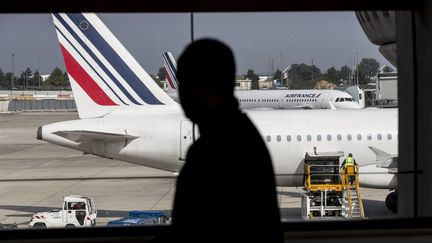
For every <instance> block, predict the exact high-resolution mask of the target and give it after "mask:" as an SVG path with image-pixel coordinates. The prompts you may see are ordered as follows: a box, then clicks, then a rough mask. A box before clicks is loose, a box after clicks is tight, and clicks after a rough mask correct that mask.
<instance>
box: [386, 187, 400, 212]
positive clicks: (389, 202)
mask: <svg viewBox="0 0 432 243" xmlns="http://www.w3.org/2000/svg"><path fill="white" fill-rule="evenodd" d="M397 197H398V194H397V192H391V193H390V194H388V195H387V197H386V199H385V205H386V207H387V209H388V210H390V211H391V212H392V213H397Z"/></svg>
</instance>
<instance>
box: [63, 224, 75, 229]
mask: <svg viewBox="0 0 432 243" xmlns="http://www.w3.org/2000/svg"><path fill="white" fill-rule="evenodd" d="M65 228H75V225H73V224H67V225H66V226H65Z"/></svg>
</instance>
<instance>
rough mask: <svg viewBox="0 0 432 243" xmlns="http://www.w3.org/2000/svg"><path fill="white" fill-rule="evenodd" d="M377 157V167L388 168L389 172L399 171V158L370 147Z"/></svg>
mask: <svg viewBox="0 0 432 243" xmlns="http://www.w3.org/2000/svg"><path fill="white" fill-rule="evenodd" d="M369 149H370V150H372V151H373V152H374V153H375V155H376V161H377V167H381V168H387V169H389V170H395V171H397V168H398V156H397V155H393V154H389V153H387V152H384V151H382V150H380V149H377V148H375V147H373V146H369Z"/></svg>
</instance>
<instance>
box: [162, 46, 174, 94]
mask: <svg viewBox="0 0 432 243" xmlns="http://www.w3.org/2000/svg"><path fill="white" fill-rule="evenodd" d="M162 58H163V60H164V67H165V70H166V79H167V81H168V84H169V86H170V88H171V89H177V88H178V81H177V77H176V73H177V68H176V61H175V59H174V57H173V55H172V54H171V52H164V53H162Z"/></svg>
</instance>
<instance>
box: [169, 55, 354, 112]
mask: <svg viewBox="0 0 432 243" xmlns="http://www.w3.org/2000/svg"><path fill="white" fill-rule="evenodd" d="M162 58H163V61H164V67H165V71H166V75H165V77H166V80H167V84H168V92H167V93H168V95H169V96H170V97H171V98H172V99H174V100H175V101H178V97H177V88H178V80H177V77H176V72H177V62H176V60H175V59H174V57H173V55H172V53H171V52H163V53H162ZM234 94H235V96H236V97H237V100H238V101H239V103H240V108H242V109H265V108H270V109H360V108H361V107H360V105H359V104H358V103H357V102H355V100H354V98H353V97H352V96H351V95H350V94H348V93H346V92H343V91H340V90H331V89H324V90H323V89H321V90H316V89H309V90H307V89H306V90H291V89H288V90H236V91H235V92H234Z"/></svg>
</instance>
